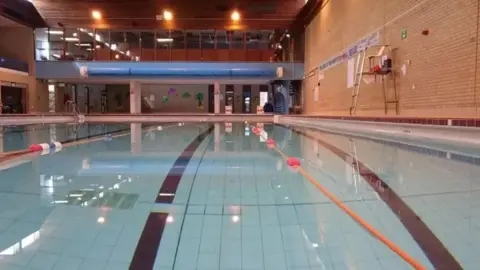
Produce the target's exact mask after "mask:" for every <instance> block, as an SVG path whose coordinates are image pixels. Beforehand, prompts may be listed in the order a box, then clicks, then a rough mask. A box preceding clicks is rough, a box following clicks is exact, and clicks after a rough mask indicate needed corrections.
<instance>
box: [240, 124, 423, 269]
mask: <svg viewBox="0 0 480 270" xmlns="http://www.w3.org/2000/svg"><path fill="white" fill-rule="evenodd" d="M245 124H246V125H247V126H249V127H250V128H252V129H253V128H256V127H253V126H251V125H249V124H248V123H247V122H245ZM259 130H261V129H259ZM256 135H257V136H259V137H262V138H263V139H265V141H267V139H268V138H266V137H265V136H263V135H262V134H261V133H259V132H258V134H256ZM267 142H268V141H267ZM271 149H274V150H275V151H277V152H278V153H279V154H280V156H282V158H283V159H284V160H288V159H289V156H287V155H286V154H285V153H283V152H282V150H280V149H278V148H277V146H276V144H273V145H272V147H271ZM294 168H295V169H296V170H297V171H298V172H299V173H300V174H301V175H302V176H303V177H304V178H305V179H307V180H308V181H309V182H310V183H312V184H313V185H314V186H315V187H316V188H317V189H318V190H320V191H321V192H322V193H323V194H324V195H325V196H327V197H328V198H329V199H330V200H331V201H332V202H333V203H335V204H336V205H337V206H338V207H340V209H342V210H343V211H344V212H345V213H346V214H347V215H349V216H350V217H351V218H352V219H353V220H355V221H356V222H357V223H358V224H360V225H361V226H362V227H364V228H365V229H366V230H367V231H368V232H369V233H370V234H372V235H373V236H375V237H376V238H377V239H378V240H379V241H380V242H382V243H383V244H385V245H386V246H387V247H388V248H390V249H391V250H392V251H393V252H395V253H396V254H397V255H398V256H400V257H401V258H402V259H403V260H405V262H407V263H408V264H410V265H411V266H412V267H413V268H414V269H417V270H424V269H425V267H423V266H422V265H421V264H420V263H419V262H417V261H416V260H415V259H414V258H412V257H411V256H410V255H408V254H407V253H406V252H405V251H403V250H402V249H401V248H400V247H398V246H397V245H395V244H394V243H393V242H392V241H390V240H389V239H388V238H387V237H385V236H384V235H383V234H381V233H380V232H379V231H377V230H376V229H375V228H374V227H372V226H371V225H370V224H368V222H366V221H365V220H364V219H363V218H361V217H360V216H359V215H357V214H356V213H355V212H353V211H352V210H351V209H350V208H349V207H348V206H347V205H345V204H344V203H343V202H342V201H341V200H340V199H338V198H337V197H335V195H333V194H332V193H330V192H329V191H328V190H327V189H326V188H325V187H324V186H322V185H321V184H320V183H319V182H318V181H317V180H315V178H313V177H312V176H311V175H310V174H309V173H307V172H306V171H305V170H304V169H303V168H302V167H301V166H294Z"/></svg>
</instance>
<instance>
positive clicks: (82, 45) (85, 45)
mask: <svg viewBox="0 0 480 270" xmlns="http://www.w3.org/2000/svg"><path fill="white" fill-rule="evenodd" d="M75 45H77V46H80V47H90V46H92V45H91V44H90V43H80V44H75Z"/></svg>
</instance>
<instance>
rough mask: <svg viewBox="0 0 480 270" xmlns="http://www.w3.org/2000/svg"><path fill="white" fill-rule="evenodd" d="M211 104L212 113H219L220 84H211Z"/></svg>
mask: <svg viewBox="0 0 480 270" xmlns="http://www.w3.org/2000/svg"><path fill="white" fill-rule="evenodd" d="M213 103H214V109H213V110H214V113H215V114H219V113H220V83H218V82H214V83H213Z"/></svg>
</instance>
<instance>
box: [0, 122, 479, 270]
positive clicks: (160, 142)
mask: <svg viewBox="0 0 480 270" xmlns="http://www.w3.org/2000/svg"><path fill="white" fill-rule="evenodd" d="M253 125H255V124H253ZM66 127H67V126H64V125H57V126H55V128H56V130H63V129H66ZM97 128H98V132H94V134H90V135H89V134H88V132H87V133H84V134H80V135H78V136H77V137H78V138H79V139H82V138H88V137H91V138H92V137H93V138H98V137H96V136H97V135H100V136H101V137H100V138H102V139H100V140H96V141H93V142H90V143H82V144H78V145H75V146H71V147H65V148H64V149H62V150H61V151H59V152H57V153H55V154H52V155H44V156H32V155H28V156H25V158H24V159H25V160H24V162H23V163H19V164H20V165H18V166H14V167H10V168H8V169H7V168H5V169H3V170H2V171H0V269H62V270H65V269H89V270H92V269H116V270H120V269H134V270H135V269H142V270H143V269H164V270H166V269H188V270H192V269H199V270H214V269H225V270H229V269H232V270H233V269H272V270H273V269H274V270H282V269H285V270H287V269H288V270H290V269H294V270H300V269H302V270H303V269H311V270H318V269H336V270H337V269H389V270H390V269H411V267H410V266H409V265H408V264H407V263H406V262H405V261H404V260H402V259H401V258H400V257H399V256H398V255H397V254H395V253H394V252H392V250H390V249H389V248H388V247H387V246H385V245H384V244H383V243H381V242H379V241H378V240H377V238H375V237H373V236H372V235H371V234H370V233H369V232H367V231H366V230H365V229H364V228H363V227H362V226H360V225H359V224H358V223H357V222H355V221H354V220H353V219H352V218H350V217H349V216H348V215H347V214H345V212H344V211H342V210H340V208H339V207H338V206H337V205H336V204H335V203H332V201H331V200H330V199H329V198H327V197H326V196H325V195H324V194H323V193H322V192H321V191H320V190H319V189H318V188H317V187H316V186H314V185H312V183H310V182H309V181H308V180H307V179H306V178H305V177H304V175H302V174H300V173H299V172H298V171H297V170H296V169H294V168H289V167H288V166H287V164H286V163H285V160H283V159H282V156H281V155H280V154H279V153H278V152H277V151H275V150H274V149H269V148H268V147H267V145H266V143H265V138H263V137H262V136H260V137H259V136H256V135H255V134H254V133H253V132H252V128H251V127H250V126H248V125H246V124H233V125H232V126H231V127H230V125H225V123H215V124H208V123H196V124H190V123H184V124H183V125H182V124H180V125H179V124H177V123H174V124H162V126H161V127H159V126H158V125H152V124H148V125H143V126H142V125H141V124H132V125H130V126H125V125H123V126H122V125H108V124H104V125H96V126H95V128H92V127H90V130H93V129H95V130H97ZM125 129H127V131H131V132H130V133H126V134H124V133H122V132H124V131H125ZM36 130H37V131H41V132H43V133H44V135H42V136H44V137H39V135H38V134H37V133H35V131H29V128H28V127H27V131H19V132H17V133H15V134H16V135H11V136H13V137H11V138H12V139H11V141H10V142H8V145H15V143H16V142H17V141H18V140H20V139H19V138H20V137H22V136H23V137H22V138H26V137H28V138H30V139H31V138H34V139H32V140H37V141H35V142H41V140H42V139H43V140H47V141H49V140H50V139H51V138H50V137H51V134H52V126H50V125H46V126H41V127H36ZM79 130H82V132H83V131H84V128H82V127H80V128H79ZM87 130H88V129H87ZM47 131H48V132H47ZM112 131H113V132H114V133H113V136H104V135H103V133H105V132H107V133H108V132H112ZM264 131H265V132H264V133H263V135H265V136H266V137H268V138H271V139H273V140H274V141H275V143H276V146H277V148H278V149H279V151H280V152H281V153H283V154H285V155H287V156H289V157H298V158H299V159H300V161H301V167H302V168H303V170H304V171H305V173H306V174H308V175H309V176H311V178H313V179H314V181H316V182H317V183H318V184H320V185H321V186H322V187H325V188H326V189H327V190H328V191H329V192H330V193H331V194H333V195H334V196H335V197H336V198H338V199H339V200H340V201H341V202H342V203H343V204H345V205H346V206H347V207H348V208H349V209H351V210H352V211H354V212H355V213H356V214H358V216H360V217H361V218H362V219H363V220H364V221H365V222H367V223H368V224H369V225H370V226H372V227H373V228H374V229H375V230H376V231H378V232H379V233H381V234H383V235H385V236H386V237H387V238H388V239H389V240H391V241H392V243H394V244H395V245H396V246H397V247H398V248H399V249H401V250H402V251H404V252H406V253H407V254H408V255H409V256H411V257H412V258H413V259H414V260H415V261H418V262H419V263H420V264H422V265H423V266H424V267H425V268H426V269H434V268H436V269H461V268H464V269H475V267H476V266H477V265H478V264H479V263H480V258H479V256H478V255H477V254H479V253H480V219H479V213H480V211H478V210H479V207H480V193H479V188H480V184H479V183H480V182H479V180H478V176H479V175H480V168H479V167H478V163H476V161H477V160H476V159H475V158H469V157H457V156H452V155H449V154H447V153H442V152H441V151H432V150H431V149H424V148H421V147H411V146H408V145H403V144H395V143H392V142H384V141H377V140H372V139H364V138H360V137H347V136H342V135H336V134H330V133H324V132H320V131H314V130H309V129H299V128H294V129H292V128H287V127H283V126H278V125H273V124H264ZM27 133H28V134H27ZM32 133H33V135H32ZM43 133H42V134H43ZM55 133H56V134H57V135H58V134H63V133H62V132H58V131H55ZM73 133H75V132H73ZM73 133H71V134H73ZM77 133H78V132H77ZM6 134H8V132H7V133H4V138H5V135H6ZM35 134H37V135H35ZM45 134H48V136H47V135H45ZM115 134H116V135H118V136H116V135H115ZM8 136H10V135H8ZM25 136H26V137H25ZM62 136H63V135H62ZM72 136H73V135H72ZM102 136H104V138H103V137H102ZM67 137H68V136H67ZM77 137H75V139H77ZM72 138H73V137H72ZM72 138H70V139H69V138H63V137H62V138H61V139H60V137H57V138H56V140H60V141H63V140H73V139H72ZM84 141H85V140H84ZM6 144H7V143H6ZM23 146H25V143H23V144H20V143H18V146H17V147H12V148H9V149H8V151H10V150H18V149H20V148H22V147H23ZM4 148H5V147H4ZM4 151H6V150H4Z"/></svg>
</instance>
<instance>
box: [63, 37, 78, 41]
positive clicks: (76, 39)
mask: <svg viewBox="0 0 480 270" xmlns="http://www.w3.org/2000/svg"><path fill="white" fill-rule="evenodd" d="M62 39H63V40H65V41H78V38H76V37H66V38H62Z"/></svg>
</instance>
